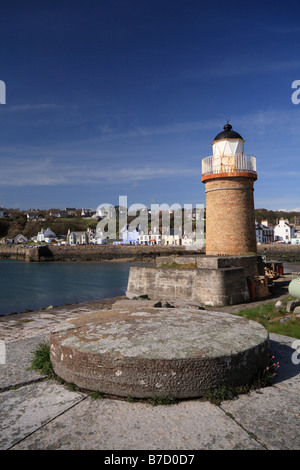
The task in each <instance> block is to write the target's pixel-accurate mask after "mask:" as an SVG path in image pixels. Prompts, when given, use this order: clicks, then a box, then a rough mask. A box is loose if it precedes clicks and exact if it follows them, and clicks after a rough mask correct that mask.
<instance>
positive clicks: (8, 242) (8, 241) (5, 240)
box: [1, 233, 28, 245]
mask: <svg viewBox="0 0 300 470" xmlns="http://www.w3.org/2000/svg"><path fill="white" fill-rule="evenodd" d="M27 241H28V240H27V238H26V237H25V236H24V235H23V234H22V233H19V234H18V235H16V236H15V237H13V238H2V240H1V242H2V243H3V244H5V245H12V244H17V243H27Z"/></svg>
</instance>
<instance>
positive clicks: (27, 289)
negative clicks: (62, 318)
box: [0, 260, 133, 315]
mask: <svg viewBox="0 0 300 470" xmlns="http://www.w3.org/2000/svg"><path fill="white" fill-rule="evenodd" d="M130 266H133V263H122V262H121V263H118V262H111V263H108V262H107V263H99V262H77V263H74V262H73V263H71V262H63V263H58V262H52V261H51V262H39V263H25V262H24V261H21V260H0V315H6V314H8V313H19V312H23V311H24V310H25V309H27V310H38V309H40V308H47V307H49V306H51V305H52V306H57V307H58V306H62V305H66V304H73V303H78V302H87V301H92V300H99V299H104V298H108V297H116V296H120V295H124V294H125V292H126V288H127V281H128V274H129V268H130Z"/></svg>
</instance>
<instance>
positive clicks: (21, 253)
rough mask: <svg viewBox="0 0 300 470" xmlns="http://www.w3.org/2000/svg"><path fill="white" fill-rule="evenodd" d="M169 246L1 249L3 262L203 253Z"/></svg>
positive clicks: (139, 258)
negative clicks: (10, 260)
mask: <svg viewBox="0 0 300 470" xmlns="http://www.w3.org/2000/svg"><path fill="white" fill-rule="evenodd" d="M200 253H201V251H200V250H193V251H192V250H188V251H187V250H186V249H185V247H177V248H176V247H169V246H141V245H138V246H121V245H98V246H97V245H78V246H51V245H49V246H48V245H47V246H40V247H32V248H21V247H0V259H1V258H2V259H9V258H11V259H24V260H25V261H27V262H32V261H122V260H123V261H148V260H150V261H152V260H155V258H156V257H159V256H168V255H191V254H192V255H193V254H200Z"/></svg>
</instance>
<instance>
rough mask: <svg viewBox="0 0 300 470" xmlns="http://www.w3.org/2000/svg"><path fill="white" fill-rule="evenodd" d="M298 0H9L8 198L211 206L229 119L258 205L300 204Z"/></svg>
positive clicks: (4, 120) (3, 76)
mask: <svg viewBox="0 0 300 470" xmlns="http://www.w3.org/2000/svg"><path fill="white" fill-rule="evenodd" d="M299 14H300V2H299V1H298V0H297V1H293V0H289V1H288V2H283V1H276V0H274V1H272V2H270V1H269V0H268V1H259V2H256V1H243V2H241V1H229V0H227V1H214V0H212V1H209V2H202V1H200V0H159V1H157V0H85V1H83V0H81V1H78V0H73V1H71V0H69V1H65V0H59V1H58V0H52V1H48V0H43V1H40V0H36V1H31V0H27V1H26V2H24V0H9V1H7V2H2V4H1V15H0V44H1V49H0V54H1V55H0V57H1V67H0V80H3V81H4V82H5V84H6V104H1V105H0V122H1V132H0V136H1V140H0V165H1V180H0V181H1V182H0V206H4V207H7V208H13V207H16V208H20V209H29V208H40V209H49V208H65V207H77V208H83V207H84V208H93V209H95V208H96V207H97V206H98V205H100V204H102V203H109V204H118V200H119V196H120V195H126V196H127V198H128V205H131V204H135V203H141V204H145V205H146V206H148V207H150V205H151V204H152V203H155V204H163V203H166V204H169V205H172V204H175V203H179V204H181V205H182V206H183V204H192V205H193V206H195V205H196V204H205V188H204V185H203V184H202V183H201V160H202V158H204V157H206V156H209V155H211V154H212V148H211V143H212V141H213V138H214V137H215V136H216V134H218V133H219V132H220V131H221V130H222V129H223V126H224V124H226V119H230V123H231V125H232V126H233V128H234V130H236V131H237V132H239V133H240V134H241V135H242V136H243V138H244V139H245V140H246V143H245V152H246V153H249V154H253V155H255V156H256V157H257V168H258V180H257V182H256V183H255V192H254V196H255V206H256V208H262V207H264V208H267V209H273V210H276V209H286V210H293V209H295V208H299V210H300V184H299V180H300V169H299V156H300V104H299V105H295V104H293V103H292V100H291V97H292V93H293V92H294V91H295V90H293V89H292V82H293V81H295V80H300V53H299V50H300V49H299V45H300V23H299Z"/></svg>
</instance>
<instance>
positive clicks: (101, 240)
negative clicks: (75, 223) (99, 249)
mask: <svg viewBox="0 0 300 470" xmlns="http://www.w3.org/2000/svg"><path fill="white" fill-rule="evenodd" d="M88 233H89V243H90V244H91V245H106V243H107V237H106V236H105V235H104V233H103V232H101V231H100V230H97V229H96V230H92V229H88Z"/></svg>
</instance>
